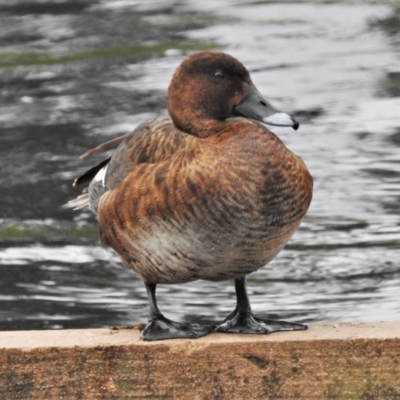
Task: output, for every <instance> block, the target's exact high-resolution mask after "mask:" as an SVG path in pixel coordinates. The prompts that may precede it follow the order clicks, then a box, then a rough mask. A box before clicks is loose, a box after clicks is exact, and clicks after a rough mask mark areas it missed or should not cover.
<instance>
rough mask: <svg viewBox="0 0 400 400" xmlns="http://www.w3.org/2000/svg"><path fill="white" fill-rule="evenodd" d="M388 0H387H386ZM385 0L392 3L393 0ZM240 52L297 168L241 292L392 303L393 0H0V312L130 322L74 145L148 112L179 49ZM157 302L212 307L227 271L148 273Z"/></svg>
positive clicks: (281, 308)
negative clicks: (82, 186)
mask: <svg viewBox="0 0 400 400" xmlns="http://www.w3.org/2000/svg"><path fill="white" fill-rule="evenodd" d="M392 3H393V2H392ZM399 7H400V4H399ZM213 48H218V49H223V50H224V51H226V52H229V53H231V54H232V55H234V56H235V57H237V58H238V59H240V60H241V61H242V62H243V63H244V64H245V65H246V66H247V67H248V68H249V70H250V72H251V74H252V77H253V81H254V82H255V84H256V85H257V87H258V88H259V89H260V91H261V92H262V93H263V94H265V96H266V97H267V98H269V99H270V100H271V101H272V102H273V103H274V104H275V105H276V106H277V107H279V108H281V109H284V110H287V111H289V112H291V113H292V114H293V115H295V116H296V118H298V119H299V121H300V122H301V127H300V130H299V131H297V132H295V131H293V130H290V129H284V128H275V129H274V131H275V132H276V133H277V134H279V136H280V137H281V138H282V139H283V140H284V142H285V143H286V144H287V146H288V147H289V148H290V149H292V150H293V151H294V152H295V153H297V154H298V155H300V156H301V157H302V158H303V159H304V161H305V162H306V163H307V165H308V166H309V169H310V171H311V173H312V175H313V177H314V180H315V194H314V199H313V202H312V205H311V208H310V211H309V213H308V215H307V217H306V219H305V221H304V223H303V225H302V226H301V228H300V230H299V231H298V232H297V233H296V234H295V235H294V237H293V238H292V240H291V241H290V243H289V245H288V246H287V247H286V248H285V250H283V251H282V253H281V254H280V255H279V256H278V257H277V258H276V259H275V260H274V261H273V262H271V263H270V264H269V265H268V266H266V267H265V268H263V269H261V270H260V271H259V272H257V273H255V274H253V275H251V276H249V279H248V281H249V284H248V288H249V293H250V296H251V301H252V304H253V308H254V310H255V311H256V312H259V313H269V314H270V315H272V316H273V317H276V316H280V317H284V318H286V319H289V320H296V321H307V322H316V321H329V322H337V321H376V320H399V319H400V205H399V204H400V203H399V200H400V149H399V146H400V8H399V9H396V8H395V7H393V5H392V6H389V5H386V4H385V3H384V2H382V3H381V4H380V5H379V4H369V3H367V2H361V1H360V2H355V3H352V4H349V3H340V2H338V3H327V4H324V3H319V2H298V3H287V2H269V1H261V2H246V1H241V2H236V1H233V0H218V1H202V2H197V1H189V2H180V1H173V0H169V1H162V2H161V1H133V0H132V1H129V0H126V1H90V0H87V1H80V2H77V1H68V0H67V1H66V2H63V3H54V2H49V3H47V2H46V1H45V2H42V1H41V2H39V1H38V2H35V1H30V2H22V1H16V0H13V1H10V2H7V3H3V4H2V5H0V135H1V136H0V166H1V172H2V173H1V174H0V191H1V195H0V271H1V280H0V302H1V307H0V328H1V329H7V330H11V329H44V328H77V327H102V326H112V325H130V324H134V323H137V322H140V321H145V320H146V318H147V310H148V308H147V298H146V294H145V290H144V287H143V284H142V282H141V281H140V280H139V279H138V278H137V277H136V276H135V274H134V273H133V272H131V271H128V270H126V269H124V268H123V267H122V266H121V265H120V264H119V262H118V260H117V258H116V256H115V255H114V254H113V253H112V252H110V251H106V250H104V249H102V248H101V247H100V246H99V244H98V239H97V227H96V220H95V218H94V217H93V216H92V215H91V214H90V212H88V211H82V212H72V211H71V210H70V209H67V208H63V207H62V205H63V204H65V203H66V202H67V201H68V200H69V199H71V198H73V197H74V196H75V195H76V194H77V193H78V191H77V190H74V189H73V188H72V187H71V181H72V180H73V178H74V177H75V176H76V174H77V173H79V172H80V171H82V170H84V168H85V167H86V166H87V165H89V164H90V163H93V160H88V161H86V160H85V161H81V160H79V159H78V155H79V154H81V153H83V152H84V151H86V150H87V149H88V148H90V147H93V146H94V145H96V144H99V143H101V142H102V141H105V140H107V139H109V138H112V137H114V136H116V135H118V134H124V133H127V132H129V131H131V130H132V129H133V128H134V127H135V126H136V125H137V124H138V123H139V122H141V121H143V120H145V119H147V118H149V117H151V116H154V115H157V114H161V113H165V112H166V111H165V100H164V98H165V92H166V88H167V86H168V83H169V80H170V77H171V75H172V73H173V71H174V69H175V68H176V66H177V65H178V64H179V63H180V61H181V60H182V59H183V58H184V56H185V55H186V54H188V53H189V52H191V51H196V50H201V49H213ZM159 302H160V306H161V308H162V310H163V311H165V314H166V315H167V316H169V317H171V318H175V319H177V320H181V321H182V320H193V319H194V317H193V316H194V315H196V316H201V317H200V319H201V320H202V321H210V320H213V321H216V320H221V319H223V318H224V317H225V316H226V315H227V313H229V312H230V311H231V310H232V308H233V307H234V304H235V295H234V290H233V284H232V282H229V281H227V282H219V283H210V282H203V281H199V282H193V283H190V284H185V285H172V286H160V288H159Z"/></svg>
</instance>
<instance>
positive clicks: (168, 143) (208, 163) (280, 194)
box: [98, 118, 312, 283]
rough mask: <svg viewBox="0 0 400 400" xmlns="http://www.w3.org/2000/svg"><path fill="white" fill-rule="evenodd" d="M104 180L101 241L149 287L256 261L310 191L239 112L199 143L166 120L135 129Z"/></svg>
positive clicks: (285, 233) (269, 250)
mask: <svg viewBox="0 0 400 400" xmlns="http://www.w3.org/2000/svg"><path fill="white" fill-rule="evenodd" d="M160 132H161V133H160ZM157 135H161V136H160V137H162V139H161V140H160V141H157V140H156V139H157V137H158V136H157ZM106 178H107V179H106V181H107V182H106V186H107V187H106V188H105V190H104V192H105V193H102V194H101V200H100V203H99V208H98V212H99V225H100V234H101V240H102V243H103V245H105V246H111V247H113V248H114V249H115V250H116V252H117V253H118V254H119V256H120V257H121V260H122V261H123V263H124V264H125V265H126V266H128V267H129V268H132V269H134V270H135V271H136V272H137V273H138V274H139V275H140V276H141V277H142V278H143V279H144V280H145V281H146V282H150V283H179V282H185V281H191V280H196V279H210V280H221V279H227V278H236V277H241V276H244V275H246V274H248V273H249V272H252V271H254V270H256V269H258V268H260V267H262V266H263V265H265V264H266V263H268V262H269V261H270V260H271V259H272V258H273V257H275V255H276V254H277V253H278V252H279V251H280V250H281V249H282V247H283V246H284V245H285V244H286V242H287V241H288V239H289V238H290V236H291V235H292V234H293V232H294V231H295V230H296V229H297V227H298V225H299V224H300V222H301V220H302V218H303V217H304V215H305V213H306V211H307V209H308V206H309V203H310V201H311V194H312V180H311V177H310V175H309V173H308V171H307V169H306V167H305V165H304V163H303V162H302V161H301V160H300V159H299V158H298V157H296V156H295V155H294V154H293V153H291V152H290V151H289V150H288V149H286V147H285V146H284V145H283V143H282V142H281V141H280V140H279V139H278V138H277V137H276V136H275V135H274V134H273V133H271V132H270V131H269V130H268V129H267V128H265V127H264V126H263V125H261V124H259V123H257V122H253V121H250V120H246V119H243V118H234V119H231V120H227V121H226V123H225V124H224V128H223V129H221V130H220V131H219V132H218V133H216V134H215V135H212V136H210V137H208V138H204V139H200V138H197V137H193V136H190V135H186V134H184V133H182V132H180V131H178V130H177V129H176V128H174V126H173V124H172V123H171V122H170V121H169V120H168V119H161V120H158V121H157V122H153V123H152V124H149V125H147V126H142V127H141V129H140V130H139V132H136V134H135V135H133V136H131V137H127V138H126V139H125V141H124V142H123V143H122V144H121V145H120V147H119V148H118V149H117V151H116V152H115V153H114V155H113V157H112V159H111V161H110V163H109V165H108V167H107V173H106Z"/></svg>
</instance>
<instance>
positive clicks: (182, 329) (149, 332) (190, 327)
mask: <svg viewBox="0 0 400 400" xmlns="http://www.w3.org/2000/svg"><path fill="white" fill-rule="evenodd" d="M145 285H146V290H147V296H148V298H149V306H150V313H149V322H148V324H147V325H146V327H145V328H144V329H143V331H142V333H141V336H142V339H143V340H146V341H153V340H165V339H178V338H188V339H194V338H198V337H200V336H204V335H207V333H210V332H212V331H213V330H215V326H214V325H204V326H203V325H197V324H181V323H179V322H175V321H171V320H169V319H168V318H165V317H164V315H162V314H161V312H160V310H159V308H158V306H157V299H156V285H155V284H151V283H145Z"/></svg>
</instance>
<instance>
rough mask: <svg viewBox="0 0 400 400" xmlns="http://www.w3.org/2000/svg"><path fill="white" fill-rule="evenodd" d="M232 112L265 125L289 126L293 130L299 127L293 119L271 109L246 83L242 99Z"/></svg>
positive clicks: (259, 94) (257, 92)
mask: <svg viewBox="0 0 400 400" xmlns="http://www.w3.org/2000/svg"><path fill="white" fill-rule="evenodd" d="M234 110H235V113H236V114H238V115H241V116H243V117H246V118H251V119H255V120H257V121H261V122H263V123H264V124H267V125H274V126H291V127H292V128H293V129H294V130H297V129H298V127H299V123H298V122H297V121H296V120H295V119H294V118H293V117H291V116H290V115H289V114H286V113H284V112H282V111H279V110H278V109H276V108H275V107H273V106H272V105H271V104H270V103H268V101H267V100H265V99H264V97H263V96H262V95H261V93H260V92H259V91H258V90H257V89H255V88H254V87H252V86H250V85H248V84H246V83H245V84H244V96H243V99H242V101H241V102H240V103H239V104H237V105H236V106H235V107H234Z"/></svg>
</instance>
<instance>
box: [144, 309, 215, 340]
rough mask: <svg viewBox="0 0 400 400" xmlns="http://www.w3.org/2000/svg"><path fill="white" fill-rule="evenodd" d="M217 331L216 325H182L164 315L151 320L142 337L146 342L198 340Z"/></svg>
mask: <svg viewBox="0 0 400 400" xmlns="http://www.w3.org/2000/svg"><path fill="white" fill-rule="evenodd" d="M214 330H215V326H214V325H197V324H181V323H179V322H175V321H171V320H170V319H168V318H165V317H164V316H163V315H157V316H154V317H152V318H151V319H150V321H149V323H148V324H147V325H146V327H145V328H144V329H143V331H142V333H141V337H142V339H143V340H145V341H154V340H166V339H196V338H198V337H201V336H204V335H207V334H208V333H210V332H213V331H214Z"/></svg>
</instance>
